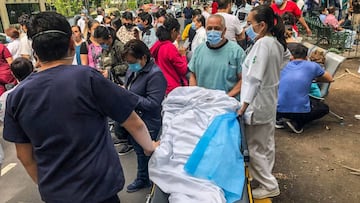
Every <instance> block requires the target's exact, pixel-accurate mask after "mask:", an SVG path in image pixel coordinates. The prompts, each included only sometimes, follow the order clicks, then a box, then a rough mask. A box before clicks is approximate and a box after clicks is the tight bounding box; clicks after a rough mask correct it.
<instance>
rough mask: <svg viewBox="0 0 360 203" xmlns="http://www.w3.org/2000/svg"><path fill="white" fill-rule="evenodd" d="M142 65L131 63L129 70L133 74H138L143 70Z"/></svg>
mask: <svg viewBox="0 0 360 203" xmlns="http://www.w3.org/2000/svg"><path fill="white" fill-rule="evenodd" d="M141 68H142V67H141V65H140V63H139V62H137V63H129V69H130V70H131V71H132V72H138V71H139V70H141Z"/></svg>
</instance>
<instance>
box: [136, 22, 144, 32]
mask: <svg viewBox="0 0 360 203" xmlns="http://www.w3.org/2000/svg"><path fill="white" fill-rule="evenodd" d="M137 26H138V28H139V29H140V30H141V31H143V30H144V29H145V27H144V26H143V25H142V24H141V23H139V24H138V25H137Z"/></svg>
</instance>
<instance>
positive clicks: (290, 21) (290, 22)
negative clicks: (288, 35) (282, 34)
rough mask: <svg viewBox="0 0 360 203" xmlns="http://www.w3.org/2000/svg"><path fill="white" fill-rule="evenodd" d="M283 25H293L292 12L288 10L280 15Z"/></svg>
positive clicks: (294, 19) (294, 21) (294, 20)
mask: <svg viewBox="0 0 360 203" xmlns="http://www.w3.org/2000/svg"><path fill="white" fill-rule="evenodd" d="M281 18H282V20H283V23H284V25H295V23H296V18H295V16H294V14H292V13H290V12H285V13H284V14H283V15H282V16H281Z"/></svg>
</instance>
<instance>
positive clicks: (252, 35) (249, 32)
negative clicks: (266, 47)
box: [245, 25, 259, 42]
mask: <svg viewBox="0 0 360 203" xmlns="http://www.w3.org/2000/svg"><path fill="white" fill-rule="evenodd" d="M245 33H246V35H247V36H248V37H249V38H250V39H251V41H253V42H255V39H256V37H257V36H258V35H259V34H258V33H256V32H255V31H254V29H253V27H252V25H250V26H249V27H248V28H246V30H245Z"/></svg>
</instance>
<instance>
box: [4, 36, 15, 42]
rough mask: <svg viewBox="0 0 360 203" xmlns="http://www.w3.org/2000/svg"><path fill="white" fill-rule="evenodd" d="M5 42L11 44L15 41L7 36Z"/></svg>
mask: <svg viewBox="0 0 360 203" xmlns="http://www.w3.org/2000/svg"><path fill="white" fill-rule="evenodd" d="M5 40H6V42H7V43H10V42H12V41H13V40H12V39H11V37H9V36H6V38H5Z"/></svg>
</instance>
